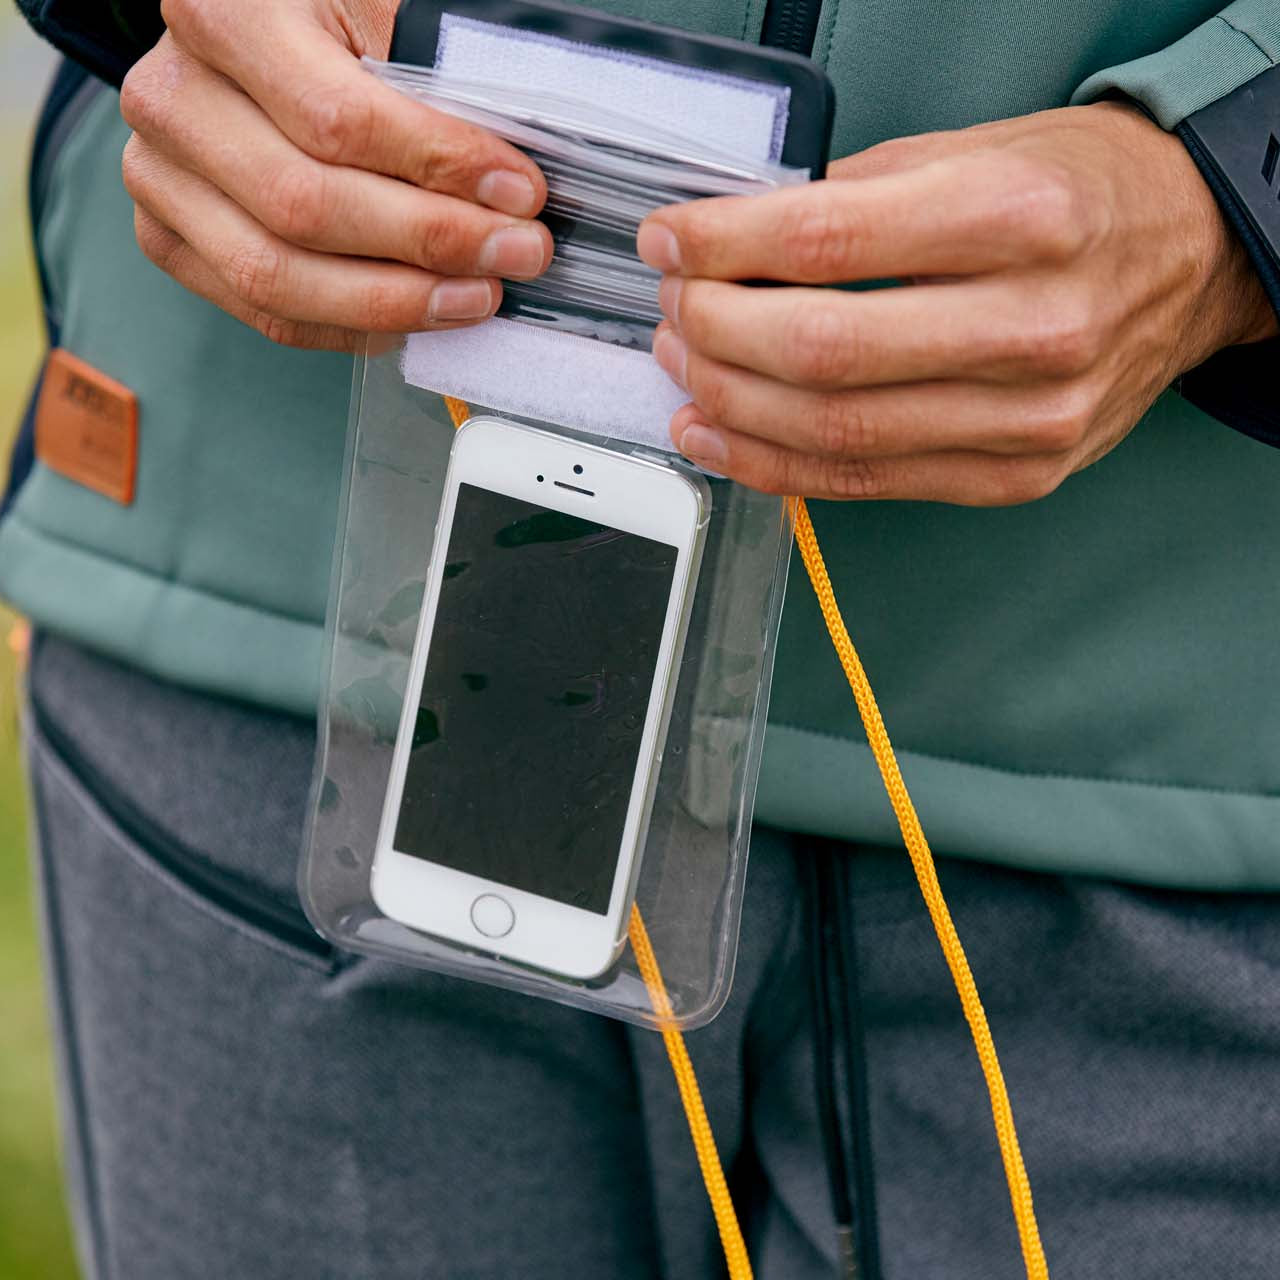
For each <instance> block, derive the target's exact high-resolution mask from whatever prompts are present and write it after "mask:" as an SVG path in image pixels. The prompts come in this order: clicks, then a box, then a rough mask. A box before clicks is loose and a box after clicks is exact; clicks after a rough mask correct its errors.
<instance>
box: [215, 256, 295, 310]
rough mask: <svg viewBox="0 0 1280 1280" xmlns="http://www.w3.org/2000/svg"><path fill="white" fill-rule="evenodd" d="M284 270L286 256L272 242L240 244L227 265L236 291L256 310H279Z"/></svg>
mask: <svg viewBox="0 0 1280 1280" xmlns="http://www.w3.org/2000/svg"><path fill="white" fill-rule="evenodd" d="M284 271H285V266H284V256H283V255H282V254H281V253H280V251H279V250H278V249H276V248H275V247H274V246H273V245H269V244H245V245H240V246H239V247H237V248H235V249H233V250H232V251H231V253H230V254H229V255H228V256H227V260H226V265H225V267H224V272H225V275H226V278H227V283H228V284H229V285H230V286H231V289H232V291H233V292H234V293H235V294H236V296H237V297H239V298H241V299H242V300H243V301H244V302H246V303H247V304H248V305H249V306H250V307H252V308H253V309H254V310H255V311H274V310H275V308H276V303H277V301H278V299H279V297H280V291H281V285H282V283H283V278H284Z"/></svg>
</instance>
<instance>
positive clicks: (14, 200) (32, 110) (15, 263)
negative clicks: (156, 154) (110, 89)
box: [0, 5, 77, 1280]
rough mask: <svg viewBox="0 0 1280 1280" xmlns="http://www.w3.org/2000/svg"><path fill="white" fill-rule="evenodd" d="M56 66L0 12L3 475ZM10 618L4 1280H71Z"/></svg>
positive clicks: (2, 1065) (6, 619)
mask: <svg viewBox="0 0 1280 1280" xmlns="http://www.w3.org/2000/svg"><path fill="white" fill-rule="evenodd" d="M52 65H53V57H52V55H51V53H50V52H49V50H48V49H46V48H45V47H44V46H42V45H41V44H40V43H39V42H38V41H37V40H36V38H35V36H33V35H32V34H31V32H30V31H29V30H28V29H27V28H26V27H25V26H24V25H23V23H22V21H21V19H20V18H18V16H17V15H16V13H15V12H14V10H13V8H12V7H11V6H8V5H0V474H2V473H3V471H4V468H5V467H6V466H7V461H4V460H5V459H7V457H8V446H9V442H10V439H11V438H12V435H13V432H14V430H15V429H16V427H17V425H18V420H19V418H20V416H21V413H22V409H23V407H24V404H25V401H26V397H27V394H28V392H29V390H30V387H31V381H32V378H33V376H34V374H35V371H36V368H37V364H38V361H39V358H40V352H41V349H42V347H43V330H42V325H41V320H40V317H39V309H38V302H37V290H36V283H35V272H34V269H33V267H32V265H31V258H30V248H29V242H28V235H27V218H26V170H27V150H28V147H29V144H30V137H31V128H32V125H33V124H34V121H35V116H36V111H37V108H38V106H39V102H40V97H41V94H42V92H43V88H44V85H45V82H46V81H47V79H48V76H49V73H50V70H51V68H52ZM12 624H13V619H12V617H11V616H10V615H9V614H8V613H6V612H5V611H4V610H3V609H0V1278H3V1280H74V1277H75V1276H76V1275H77V1271H76V1267H75V1263H74V1261H73V1257H72V1251H71V1244H70V1237H69V1228H68V1224H67V1218H66V1212H65V1209H64V1207H63V1197H62V1179H61V1173H60V1170H59V1166H58V1152H57V1138H56V1133H55V1125H54V1114H53V1075H52V1063H51V1060H50V1049H49V1034H48V1020H47V1017H46V1013H45V1004H44V990H43V986H42V980H41V976H40V964H39V955H38V951H37V942H36V928H35V908H34V902H33V899H32V884H31V877H30V872H29V866H28V861H27V845H26V832H25V815H24V812H23V811H24V807H25V806H24V799H23V784H22V774H21V768H20V762H19V755H18V713H17V700H16V697H15V678H16V672H15V670H14V660H13V655H12V654H11V653H10V651H9V645H8V638H9V634H10V631H11V629H12Z"/></svg>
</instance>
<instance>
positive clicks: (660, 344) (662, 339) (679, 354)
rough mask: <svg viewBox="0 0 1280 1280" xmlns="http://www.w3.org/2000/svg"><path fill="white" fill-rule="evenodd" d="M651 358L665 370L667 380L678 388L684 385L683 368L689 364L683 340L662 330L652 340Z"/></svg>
mask: <svg viewBox="0 0 1280 1280" xmlns="http://www.w3.org/2000/svg"><path fill="white" fill-rule="evenodd" d="M653 358H654V359H655V360H656V361H657V362H658V363H659V364H660V365H661V366H662V368H663V369H664V370H665V372H666V375H667V377H668V378H670V379H671V381H672V382H675V383H677V384H678V385H679V386H682V387H683V386H684V385H685V367H686V365H688V363H689V348H688V347H687V346H685V344H684V339H683V338H681V337H680V336H679V335H678V334H675V333H672V332H671V330H670V329H663V330H662V332H661V333H659V334H658V336H657V337H656V338H654V340H653Z"/></svg>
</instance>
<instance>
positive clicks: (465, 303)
mask: <svg viewBox="0 0 1280 1280" xmlns="http://www.w3.org/2000/svg"><path fill="white" fill-rule="evenodd" d="M492 309H493V290H492V289H491V288H490V286H489V285H487V284H485V282H484V281H483V280H444V281H442V282H441V283H440V284H438V285H436V287H435V288H434V289H432V290H431V300H430V301H429V302H428V304H427V319H428V320H479V319H481V318H482V317H483V316H487V315H488V314H489V312H490V311H491V310H492Z"/></svg>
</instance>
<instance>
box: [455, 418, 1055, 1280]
mask: <svg viewBox="0 0 1280 1280" xmlns="http://www.w3.org/2000/svg"><path fill="white" fill-rule="evenodd" d="M444 403H445V406H446V408H447V409H448V411H449V417H450V418H451V419H452V420H453V425H454V426H455V427H460V426H462V424H463V423H464V422H465V421H466V420H467V419H468V418H469V417H470V416H471V410H470V409H469V408H468V406H467V404H466V402H465V401H463V400H458V399H455V398H454V397H453V396H445V397H444ZM788 503H789V505H790V508H791V511H792V514H793V515H794V517H795V538H796V545H797V546H798V547H799V548H800V555H801V558H802V559H803V560H804V566H805V569H806V570H807V572H808V574H809V581H810V583H811V584H812V586H813V590H814V594H815V595H816V596H817V597H818V603H819V604H820V605H821V607H822V616H823V618H824V619H825V621H826V624H827V631H828V633H829V634H830V636H831V643H832V644H833V645H834V646H835V649H836V653H837V655H838V656H839V658H840V664H841V666H842V667H843V668H844V672H845V675H846V677H847V678H848V680H849V686H850V688H851V689H852V690H853V696H854V701H855V702H856V703H857V704H858V712H859V714H860V715H861V717H862V723H863V727H864V728H865V729H866V732H867V741H868V742H869V743H870V745H871V751H872V753H873V754H874V756H875V759H876V764H877V765H878V766H879V768H880V776H881V779H882V780H883V782H884V787H885V790H886V792H888V795H889V800H890V802H891V803H892V805H893V811H894V813H895V814H896V816H897V818H898V825H899V827H900V829H901V831H902V838H903V840H904V842H905V843H906V846H907V852H908V853H909V854H910V856H911V865H912V867H913V868H914V869H915V873H916V879H917V880H918V881H919V884H920V892H921V894H922V895H923V896H924V900H925V905H926V907H927V908H928V910H929V917H930V919H931V920H932V921H933V926H934V930H935V932H936V933H937V935H938V941H939V942H940V943H941V945H942V950H943V954H944V955H945V956H946V958H947V965H948V966H949V968H950V969H951V976H952V979H953V980H954V982H955V984H956V990H957V992H958V993H959V995H960V1003H961V1005H962V1006H963V1008H964V1014H965V1018H966V1019H967V1020H968V1023H969V1030H970V1032H971V1033H972V1035H973V1042H974V1046H975V1047H976V1049H977V1051H978V1060H979V1062H981V1064H982V1071H983V1075H984V1076H985V1078H986V1082H987V1091H988V1093H989V1094H990V1095H991V1110H992V1115H993V1117H994V1119H995V1126H996V1137H997V1139H998V1140H999V1143H1000V1154H1001V1156H1002V1157H1003V1159H1004V1167H1005V1177H1006V1178H1007V1180H1008V1183H1009V1195H1010V1198H1011V1200H1012V1202H1013V1216H1014V1220H1015V1222H1016V1223H1017V1227H1018V1238H1019V1240H1020V1242H1021V1245H1022V1256H1023V1262H1024V1264H1025V1266H1026V1271H1027V1280H1049V1268H1048V1264H1047V1263H1046V1262H1045V1257H1044V1249H1043V1247H1042V1245H1041V1243H1040V1231H1039V1227H1038V1226H1037V1224H1036V1216H1035V1207H1034V1206H1033V1204H1032V1202H1031V1183H1030V1181H1029V1180H1028V1178H1027V1171H1026V1169H1025V1167H1024V1166H1023V1163H1022V1152H1021V1150H1020V1149H1019V1146H1018V1132H1017V1129H1016V1128H1015V1126H1014V1123H1013V1109H1012V1107H1011V1105H1010V1103H1009V1092H1008V1089H1007V1088H1006V1087H1005V1083H1004V1076H1003V1074H1002V1073H1001V1070H1000V1061H999V1059H998V1058H997V1057H996V1049H995V1044H994V1042H993V1041H992V1039H991V1029H990V1027H989V1026H988V1025H987V1015H986V1012H985V1011H984V1009H983V1007H982V1001H981V1000H980V999H979V997H978V988H977V985H976V984H975V983H974V980H973V974H972V972H971V971H970V969H969V962H968V960H967V958H966V957H965V954H964V948H963V946H961V944H960V938H959V935H958V934H957V933H956V929H955V925H954V924H953V923H952V920H951V913H950V912H949V911H948V910H947V904H946V900H945V899H944V898H943V896H942V887H941V886H940V885H939V884H938V873H937V870H936V868H935V867H934V864H933V854H932V853H931V852H930V850H929V844H928V841H927V840H926V839H925V837H924V831H923V829H922V828H921V826H920V819H919V818H918V817H917V816H916V811H915V806H914V805H913V804H912V803H911V796H910V795H909V794H908V792H907V786H906V783H905V782H904V781H903V779H902V772H901V770H900V769H899V768H898V761H897V758H896V756H895V755H894V753H893V744H892V743H891V742H890V741H889V735H888V733H887V732H886V731H885V727H884V721H883V719H882V718H881V716H880V709H879V707H878V706H877V705H876V699H875V694H873V693H872V691H871V685H870V683H869V682H868V681H867V677H866V673H865V672H864V671H863V669H862V661H861V659H860V658H859V657H858V651H857V650H856V649H855V648H854V647H853V641H852V640H851V639H850V638H849V632H848V630H847V628H846V627H845V624H844V619H843V618H842V617H841V616H840V608H839V605H838V604H837V603H836V597H835V592H834V590H833V589H832V586H831V579H830V577H829V576H828V574H827V568H826V564H825V563H824V562H823V559H822V550H821V548H820V547H819V546H818V535H817V534H816V533H815V532H814V529H813V523H812V521H811V520H810V519H809V509H808V507H807V505H806V504H805V500H804V499H803V498H790V499H788ZM630 938H631V947H632V950H633V951H634V952H635V955H636V964H637V966H638V967H639V969H640V972H641V976H642V977H643V978H644V981H645V986H646V988H647V989H648V992H649V999H650V1001H651V1003H652V1004H653V1009H654V1013H655V1014H657V1018H658V1025H659V1027H660V1029H661V1031H662V1038H663V1041H664V1042H665V1044H666V1048H667V1056H668V1057H669V1058H670V1059H671V1068H672V1071H673V1072H674V1073H675V1077H676V1086H677V1088H678V1089H679V1090H680V1101H681V1102H682V1103H683V1104H684V1111H685V1117H686V1119H687V1120H688V1122H689V1132H690V1134H691V1135H692V1137H693V1145H694V1149H695V1150H696V1152H697V1155H698V1164H699V1167H700V1168H701V1170H702V1179H703V1182H704V1183H705V1184H706V1188H707V1197H708V1199H709V1200H710V1201H711V1209H712V1212H713V1213H714V1214H715V1219H716V1226H717V1227H718V1229H719V1231H720V1240H721V1244H722V1245H723V1247H724V1255H725V1262H726V1263H727V1264H728V1268H729V1278H730V1280H751V1276H752V1273H751V1262H750V1259H749V1258H748V1256H747V1250H746V1245H745V1244H744V1243H743V1239H742V1230H741V1227H740V1225H739V1223H738V1216H737V1213H736V1212H735V1211H734V1207H733V1201H732V1199H731V1198H730V1195H729V1190H728V1186H727V1183H726V1182H725V1176H724V1170H723V1168H722V1167H721V1164H720V1157H719V1154H718V1153H717V1151H716V1144H715V1137H714V1135H713V1134H712V1132H711V1126H710V1124H709V1123H708V1121H707V1113H706V1108H705V1107H704V1106H703V1102H702V1094H701V1091H700V1090H699V1088H698V1080H697V1076H696V1075H695V1074H694V1071H693V1064H692V1063H691V1062H690V1060H689V1053H688V1049H687V1048H686V1047H685V1043H684V1037H683V1035H681V1033H680V1029H679V1027H678V1026H676V1025H675V1023H674V1015H673V1011H672V1007H671V1001H670V999H669V997H668V996H667V991H666V987H665V985H664V984H663V981H662V973H661V971H660V970H659V968H658V964H657V960H656V958H655V957H654V954H653V948H652V946H651V945H650V943H649V936H648V933H647V931H646V930H645V927H644V921H643V920H642V919H641V916H640V912H639V909H638V908H635V907H633V908H632V911H631V924H630ZM846 1003H847V1002H846Z"/></svg>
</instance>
